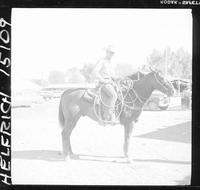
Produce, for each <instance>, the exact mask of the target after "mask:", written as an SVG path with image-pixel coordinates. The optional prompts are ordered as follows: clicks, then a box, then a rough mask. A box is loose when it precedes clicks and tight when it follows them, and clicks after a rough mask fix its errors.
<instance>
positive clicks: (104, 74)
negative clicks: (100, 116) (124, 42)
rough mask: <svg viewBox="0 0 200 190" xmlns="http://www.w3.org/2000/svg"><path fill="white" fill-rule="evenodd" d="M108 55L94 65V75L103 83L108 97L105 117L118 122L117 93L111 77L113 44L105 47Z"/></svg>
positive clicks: (103, 88) (112, 121)
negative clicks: (116, 113) (116, 111)
mask: <svg viewBox="0 0 200 190" xmlns="http://www.w3.org/2000/svg"><path fill="white" fill-rule="evenodd" d="M105 52H106V55H105V57H104V58H102V59H100V60H99V61H98V62H97V64H96V65H95V67H94V70H93V72H94V76H95V78H96V79H98V81H99V82H100V83H103V84H104V85H103V87H102V90H103V92H104V93H105V95H106V97H107V103H106V104H107V107H106V109H105V114H104V118H106V120H107V121H110V122H111V123H115V122H116V118H115V112H114V109H115V102H116V101H117V93H116V91H115V88H114V86H113V80H112V77H111V58H112V57H113V55H114V51H113V48H112V47H111V46H109V47H107V48H106V49H105Z"/></svg>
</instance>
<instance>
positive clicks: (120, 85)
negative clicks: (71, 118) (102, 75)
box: [84, 79, 131, 124]
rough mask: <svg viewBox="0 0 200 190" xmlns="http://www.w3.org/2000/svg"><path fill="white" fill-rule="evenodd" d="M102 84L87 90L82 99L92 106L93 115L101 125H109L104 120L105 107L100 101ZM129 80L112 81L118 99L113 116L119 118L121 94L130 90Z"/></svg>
mask: <svg viewBox="0 0 200 190" xmlns="http://www.w3.org/2000/svg"><path fill="white" fill-rule="evenodd" d="M102 85H104V84H100V85H97V86H96V88H94V89H87V90H86V91H85V94H84V99H85V100H86V101H88V102H90V103H92V104H93V109H94V113H95V114H96V116H97V118H98V119H99V121H100V122H101V123H103V124H107V123H109V121H108V120H106V118H105V111H106V109H107V108H106V105H105V103H104V102H103V100H102V92H101V87H102ZM130 85H131V80H130V79H125V80H123V81H114V87H115V90H116V92H117V95H118V98H117V101H116V103H115V107H114V109H113V110H114V114H115V116H116V118H119V116H120V114H121V110H122V106H123V105H122V102H123V101H122V100H123V92H124V91H127V89H128V88H130ZM118 122H119V121H118Z"/></svg>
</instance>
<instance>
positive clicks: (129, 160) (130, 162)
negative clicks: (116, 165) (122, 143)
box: [126, 156, 133, 164]
mask: <svg viewBox="0 0 200 190" xmlns="http://www.w3.org/2000/svg"><path fill="white" fill-rule="evenodd" d="M126 162H127V163H128V164H132V163H133V159H132V158H131V157H129V156H128V157H126Z"/></svg>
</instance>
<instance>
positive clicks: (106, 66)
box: [95, 59, 111, 79]
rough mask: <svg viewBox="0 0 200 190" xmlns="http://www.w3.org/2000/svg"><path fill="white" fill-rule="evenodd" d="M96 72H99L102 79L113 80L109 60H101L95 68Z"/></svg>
mask: <svg viewBox="0 0 200 190" xmlns="http://www.w3.org/2000/svg"><path fill="white" fill-rule="evenodd" d="M95 70H97V71H98V72H99V74H100V75H101V76H102V78H104V79H110V78H111V65H110V61H109V60H106V59H101V60H99V61H98V62H97V64H96V66H95Z"/></svg>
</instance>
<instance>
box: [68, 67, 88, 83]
mask: <svg viewBox="0 0 200 190" xmlns="http://www.w3.org/2000/svg"><path fill="white" fill-rule="evenodd" d="M66 78H67V81H68V82H72V83H78V82H85V77H84V76H83V74H82V72H81V70H80V69H78V68H76V67H72V68H70V69H68V70H67V72H66Z"/></svg>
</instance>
